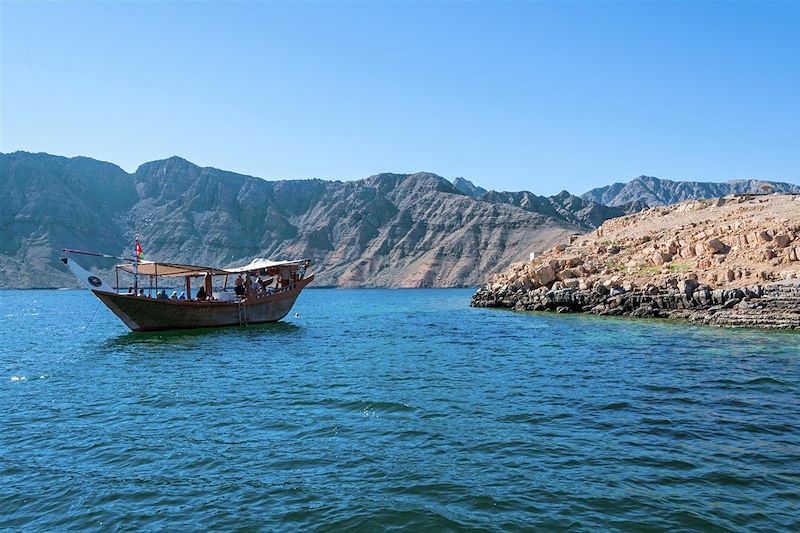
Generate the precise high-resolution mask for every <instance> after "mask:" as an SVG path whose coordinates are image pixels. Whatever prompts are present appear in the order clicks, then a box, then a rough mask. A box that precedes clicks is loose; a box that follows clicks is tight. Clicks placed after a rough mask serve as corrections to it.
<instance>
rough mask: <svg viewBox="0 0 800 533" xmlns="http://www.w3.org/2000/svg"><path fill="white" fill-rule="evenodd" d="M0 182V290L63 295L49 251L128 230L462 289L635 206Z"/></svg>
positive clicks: (364, 185) (188, 172)
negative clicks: (55, 290) (0, 206)
mask: <svg viewBox="0 0 800 533" xmlns="http://www.w3.org/2000/svg"><path fill="white" fill-rule="evenodd" d="M0 177H2V179H0V194H2V195H3V197H4V198H6V199H7V206H8V208H7V209H5V210H4V211H3V212H0V236H2V238H0V287H35V286H39V287H41V286H44V287H59V286H74V284H75V283H74V280H73V279H72V278H71V277H70V276H69V275H68V274H67V273H66V272H65V271H64V269H63V268H62V266H61V264H60V263H59V262H58V260H57V257H58V251H59V250H60V249H61V248H79V249H89V250H101V251H105V252H110V253H112V254H115V255H120V254H123V253H125V254H127V253H129V248H130V242H131V241H132V239H133V235H134V234H137V233H138V234H139V235H141V237H142V244H143V246H145V252H146V254H147V256H148V258H155V259H159V260H168V261H181V262H189V263H196V264H210V265H223V266H224V265H230V264H233V263H239V264H241V263H245V262H247V261H249V260H250V259H251V258H253V257H257V256H266V257H287V258H293V257H309V258H311V259H312V260H313V261H314V262H315V265H316V266H315V271H316V272H317V274H318V276H317V280H318V283H317V285H318V286H342V287H350V286H376V287H377V286H380V287H417V286H445V287H447V286H474V285H477V284H479V283H480V282H481V281H482V280H483V279H484V278H485V276H487V275H489V274H491V273H493V272H499V271H501V270H502V269H503V268H505V267H506V266H508V265H509V264H510V263H512V262H514V261H519V260H521V259H524V258H527V257H528V255H529V254H530V253H531V252H537V253H538V252H541V251H543V250H545V249H548V248H550V247H552V246H553V245H554V244H557V243H558V242H563V241H564V240H566V239H567V237H568V236H569V235H573V234H576V233H582V232H585V231H587V230H589V229H591V228H593V227H596V226H598V225H599V224H601V223H602V222H603V221H605V220H607V219H609V218H614V217H617V216H621V215H624V214H629V213H633V212H637V211H638V210H641V208H642V207H643V206H644V202H642V201H641V200H638V201H636V200H635V201H632V202H628V203H621V204H619V205H615V206H608V205H603V204H602V203H599V202H597V201H595V200H593V199H591V198H585V197H579V196H575V195H572V194H570V193H569V192H567V191H562V192H561V193H559V194H558V195H555V196H550V197H545V196H537V195H535V194H533V193H531V192H529V191H520V192H497V191H487V190H485V189H483V188H481V187H478V186H476V185H474V184H472V183H471V182H469V181H468V180H466V179H464V178H457V179H456V180H454V181H453V182H450V181H448V180H447V179H445V178H443V177H441V176H438V175H436V174H434V173H430V172H417V173H413V174H397V173H380V174H375V175H373V176H369V177H367V178H363V179H360V180H354V181H327V180H320V179H305V180H278V181H267V180H264V179H261V178H258V177H254V176H248V175H246V174H239V173H236V172H231V171H226V170H221V169H216V168H214V167H201V166H199V165H196V164H194V163H192V162H190V161H188V160H186V159H184V158H181V157H179V156H172V157H168V158H165V159H160V160H155V161H150V162H146V163H143V164H142V165H140V166H139V167H138V168H137V169H136V170H135V171H134V172H132V173H128V172H126V171H125V170H123V169H122V168H120V167H119V166H117V165H115V164H113V163H108V162H104V161H99V160H96V159H92V158H88V157H83V156H78V157H73V158H66V157H62V156H55V155H51V154H46V153H37V154H34V153H30V152H14V153H11V154H0ZM653 179H656V178H653ZM672 183H681V182H672ZM759 183H763V182H759ZM465 189H466V192H465ZM798 189H800V188H798ZM482 191H483V192H482ZM616 193H619V191H616ZM587 194H588V193H587ZM584 196H586V195H584ZM600 196H602V194H600ZM108 266H109V265H100V266H99V268H100V270H102V269H104V268H108Z"/></svg>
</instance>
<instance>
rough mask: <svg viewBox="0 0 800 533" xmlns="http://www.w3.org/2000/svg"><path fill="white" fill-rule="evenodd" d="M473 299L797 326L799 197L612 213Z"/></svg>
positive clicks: (731, 199) (521, 306)
mask: <svg viewBox="0 0 800 533" xmlns="http://www.w3.org/2000/svg"><path fill="white" fill-rule="evenodd" d="M472 305H473V306H475V307H503V308H510V309H515V310H524V311H555V312H559V313H568V312H588V313H593V314H597V315H626V316H635V317H660V318H676V319H686V320H690V321H693V322H698V323H703V324H709V325H715V326H728V327H759V328H770V329H800V195H791V194H763V195H752V194H745V195H737V196H727V197H719V198H715V199H708V200H690V201H686V202H682V203H679V204H676V205H669V206H661V207H655V208H651V209H646V210H644V211H641V212H639V213H635V214H631V215H626V216H622V217H618V218H614V219H610V220H607V221H605V222H604V223H603V224H602V225H600V226H599V227H598V228H597V229H596V230H595V231H593V232H591V233H588V234H584V235H580V236H573V237H571V238H570V239H569V242H568V243H563V244H558V245H556V246H555V247H553V248H552V249H551V250H549V251H547V252H546V253H544V254H542V255H541V256H539V257H536V258H534V259H533V260H531V261H529V262H522V263H515V264H512V265H511V266H510V268H509V269H508V270H506V271H505V272H503V273H501V274H498V275H496V276H494V277H493V278H492V279H491V280H490V281H489V282H488V283H486V284H485V285H484V286H482V287H481V288H479V289H478V291H477V293H476V294H475V295H474V296H473V298H472Z"/></svg>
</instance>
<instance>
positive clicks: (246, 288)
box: [61, 250, 314, 331]
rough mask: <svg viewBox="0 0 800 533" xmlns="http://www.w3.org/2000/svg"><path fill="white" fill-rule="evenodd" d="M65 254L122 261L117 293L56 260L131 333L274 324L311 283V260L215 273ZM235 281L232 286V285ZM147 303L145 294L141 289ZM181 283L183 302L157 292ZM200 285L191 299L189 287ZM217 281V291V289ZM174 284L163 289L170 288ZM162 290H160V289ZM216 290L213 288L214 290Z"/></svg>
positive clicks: (259, 263) (134, 260) (135, 260)
mask: <svg viewBox="0 0 800 533" xmlns="http://www.w3.org/2000/svg"><path fill="white" fill-rule="evenodd" d="M64 252H66V253H68V254H83V255H91V256H97V257H113V258H115V259H122V260H123V261H125V262H124V263H122V264H118V265H116V266H115V273H116V280H117V283H116V288H114V287H112V286H110V285H109V284H107V283H106V282H105V281H103V280H102V279H100V278H99V277H97V276H95V275H94V274H92V273H91V272H89V271H87V270H85V269H84V268H83V267H82V266H80V265H79V264H78V263H76V262H75V260H74V259H72V258H69V257H62V258H61V261H62V262H63V263H64V264H65V265H66V266H67V268H69V270H70V271H71V272H72V273H73V274H74V275H75V277H77V278H78V279H79V280H80V281H81V283H83V285H84V286H85V287H86V288H87V289H89V290H90V291H92V293H93V294H94V295H95V296H97V297H98V298H99V299H100V301H101V302H103V303H104V304H105V305H106V307H108V308H109V309H110V310H111V311H112V312H113V313H114V314H115V315H117V316H118V317H119V318H120V320H122V321H123V322H124V323H125V325H126V326H128V327H129V328H130V329H131V330H132V331H163V330H171V329H189V328H210V327H222V326H246V325H248V324H263V323H267V322H277V321H278V320H281V319H282V318H283V317H285V316H286V315H287V314H288V313H289V311H290V310H291V309H292V306H293V305H294V302H295V300H297V297H298V296H299V295H300V292H301V291H302V290H303V289H304V288H305V287H306V285H308V284H309V283H311V282H312V281H313V280H314V275H313V274H310V275H309V274H308V269H309V267H310V261H308V260H300V261H270V260H267V259H254V260H253V261H251V262H250V264H248V265H245V266H242V267H235V268H214V267H206V266H198V265H184V264H179V263H166V262H156V261H142V260H139V258H138V257H136V256H134V258H132V259H128V258H121V257H115V256H109V255H105V254H100V253H95V252H82V251H78V250H64ZM121 273H122V274H123V275H124V274H132V275H133V277H134V284H133V286H132V287H131V288H130V289H128V292H127V293H122V292H120V288H119V286H120V284H119V277H120V274H121ZM232 277H235V279H236V281H235V282H234V283H230V282H231V278H232ZM140 278H143V279H144V280H146V281H147V284H146V285H145V286H146V287H147V290H148V292H150V294H151V295H152V294H154V293H155V295H156V297H155V298H151V297H149V296H147V295H145V288H144V287H145V286H140V284H139V281H140ZM164 278H166V279H167V280H172V281H178V280H180V281H181V284H182V285H183V286H184V288H185V289H184V293H185V297H186V299H177V298H176V297H175V296H173V297H172V298H170V297H168V296H166V293H165V292H164V289H163V288H161V289H160V290H161V292H159V280H161V281H162V282H164ZM193 280H195V281H199V286H198V290H197V294H198V295H199V296H200V299H192V282H193ZM220 282H221V287H220ZM174 286H175V283H170V284H168V285H167V287H170V288H173V287H174ZM162 287H163V286H162ZM215 287H217V288H215Z"/></svg>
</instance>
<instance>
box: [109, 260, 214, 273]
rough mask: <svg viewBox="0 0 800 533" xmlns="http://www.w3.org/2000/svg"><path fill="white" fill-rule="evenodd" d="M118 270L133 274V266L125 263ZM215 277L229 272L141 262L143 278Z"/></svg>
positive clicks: (200, 267) (140, 269)
mask: <svg viewBox="0 0 800 533" xmlns="http://www.w3.org/2000/svg"><path fill="white" fill-rule="evenodd" d="M117 268H119V269H121V270H124V271H125V272H130V273H131V274H133V264H132V263H123V264H121V265H117ZM209 272H210V273H211V275H213V276H224V275H225V274H228V273H229V272H228V271H226V270H222V269H221V268H212V267H205V266H198V265H181V264H179V263H158V262H156V261H140V262H139V274H142V275H143V276H156V275H158V276H202V275H204V274H206V273H209Z"/></svg>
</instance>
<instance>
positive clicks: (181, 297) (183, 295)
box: [178, 291, 186, 300]
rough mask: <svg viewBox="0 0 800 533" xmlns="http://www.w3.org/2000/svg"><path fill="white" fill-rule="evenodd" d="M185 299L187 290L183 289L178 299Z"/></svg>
mask: <svg viewBox="0 0 800 533" xmlns="http://www.w3.org/2000/svg"><path fill="white" fill-rule="evenodd" d="M185 299H186V292H185V291H181V295H180V296H178V300H185Z"/></svg>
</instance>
